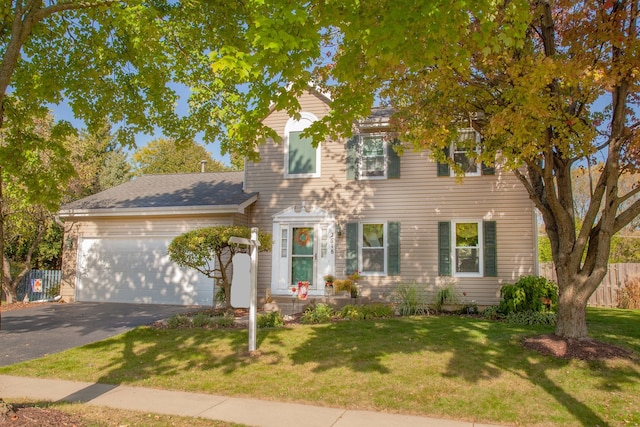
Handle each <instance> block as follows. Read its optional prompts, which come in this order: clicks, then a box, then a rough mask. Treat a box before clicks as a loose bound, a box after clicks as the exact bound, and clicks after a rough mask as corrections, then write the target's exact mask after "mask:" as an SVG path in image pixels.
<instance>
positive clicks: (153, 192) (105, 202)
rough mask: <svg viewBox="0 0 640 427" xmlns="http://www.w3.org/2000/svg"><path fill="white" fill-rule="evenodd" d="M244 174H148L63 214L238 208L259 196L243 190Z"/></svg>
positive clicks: (68, 207) (65, 207)
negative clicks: (159, 209) (102, 211)
mask: <svg viewBox="0 0 640 427" xmlns="http://www.w3.org/2000/svg"><path fill="white" fill-rule="evenodd" d="M242 180H243V172H213V173H190V174H168V175H145V176H141V177H138V178H136V179H134V180H132V181H129V182H127V183H124V184H121V185H118V186H116V187H113V188H110V189H108V190H105V191H102V192H100V193H97V194H94V195H91V196H89V197H85V198H83V199H80V200H76V201H74V202H71V203H67V204H65V205H63V206H62V208H61V210H60V214H61V215H64V214H65V213H66V214H72V213H73V212H77V211H91V210H105V209H107V210H117V209H125V210H126V209H144V208H180V207H212V208H215V207H222V206H238V205H242V204H243V203H245V202H247V201H249V200H250V199H252V198H253V197H255V196H256V194H257V193H251V194H247V193H245V192H244V191H243V190H242Z"/></svg>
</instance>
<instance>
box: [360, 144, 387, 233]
mask: <svg viewBox="0 0 640 427" xmlns="http://www.w3.org/2000/svg"><path fill="white" fill-rule="evenodd" d="M367 137H374V138H375V137H380V138H382V141H383V142H384V147H383V150H384V173H383V175H382V176H368V175H363V174H362V172H363V170H364V168H363V166H362V165H363V150H364V139H365V138H367ZM388 147H389V141H387V140H386V139H385V134H382V133H372V134H361V135H359V136H358V179H359V180H368V179H373V180H375V179H387V172H388V169H389V167H388V166H389V151H388V150H389V148H388ZM369 224H371V223H369Z"/></svg>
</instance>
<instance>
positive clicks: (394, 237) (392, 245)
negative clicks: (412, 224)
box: [387, 222, 400, 276]
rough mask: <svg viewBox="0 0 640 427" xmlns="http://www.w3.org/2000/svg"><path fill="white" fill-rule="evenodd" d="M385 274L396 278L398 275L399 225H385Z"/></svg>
mask: <svg viewBox="0 0 640 427" xmlns="http://www.w3.org/2000/svg"><path fill="white" fill-rule="evenodd" d="M387 244H388V247H387V274H388V275H389V276H398V275H399V274H400V223H399V222H390V223H389V224H387Z"/></svg>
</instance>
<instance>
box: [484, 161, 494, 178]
mask: <svg viewBox="0 0 640 427" xmlns="http://www.w3.org/2000/svg"><path fill="white" fill-rule="evenodd" d="M495 174H496V169H495V168H494V167H493V166H491V165H487V164H486V163H482V175H495Z"/></svg>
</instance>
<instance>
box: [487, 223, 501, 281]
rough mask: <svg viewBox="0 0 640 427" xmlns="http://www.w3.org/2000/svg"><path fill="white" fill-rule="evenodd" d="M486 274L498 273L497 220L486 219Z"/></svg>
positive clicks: (488, 275) (494, 274) (489, 275)
mask: <svg viewBox="0 0 640 427" xmlns="http://www.w3.org/2000/svg"><path fill="white" fill-rule="evenodd" d="M483 227H484V233H483V234H484V248H483V250H484V275H485V276H486V277H496V276H497V275H498V249H497V225H496V222H495V221H484V223H483Z"/></svg>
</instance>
